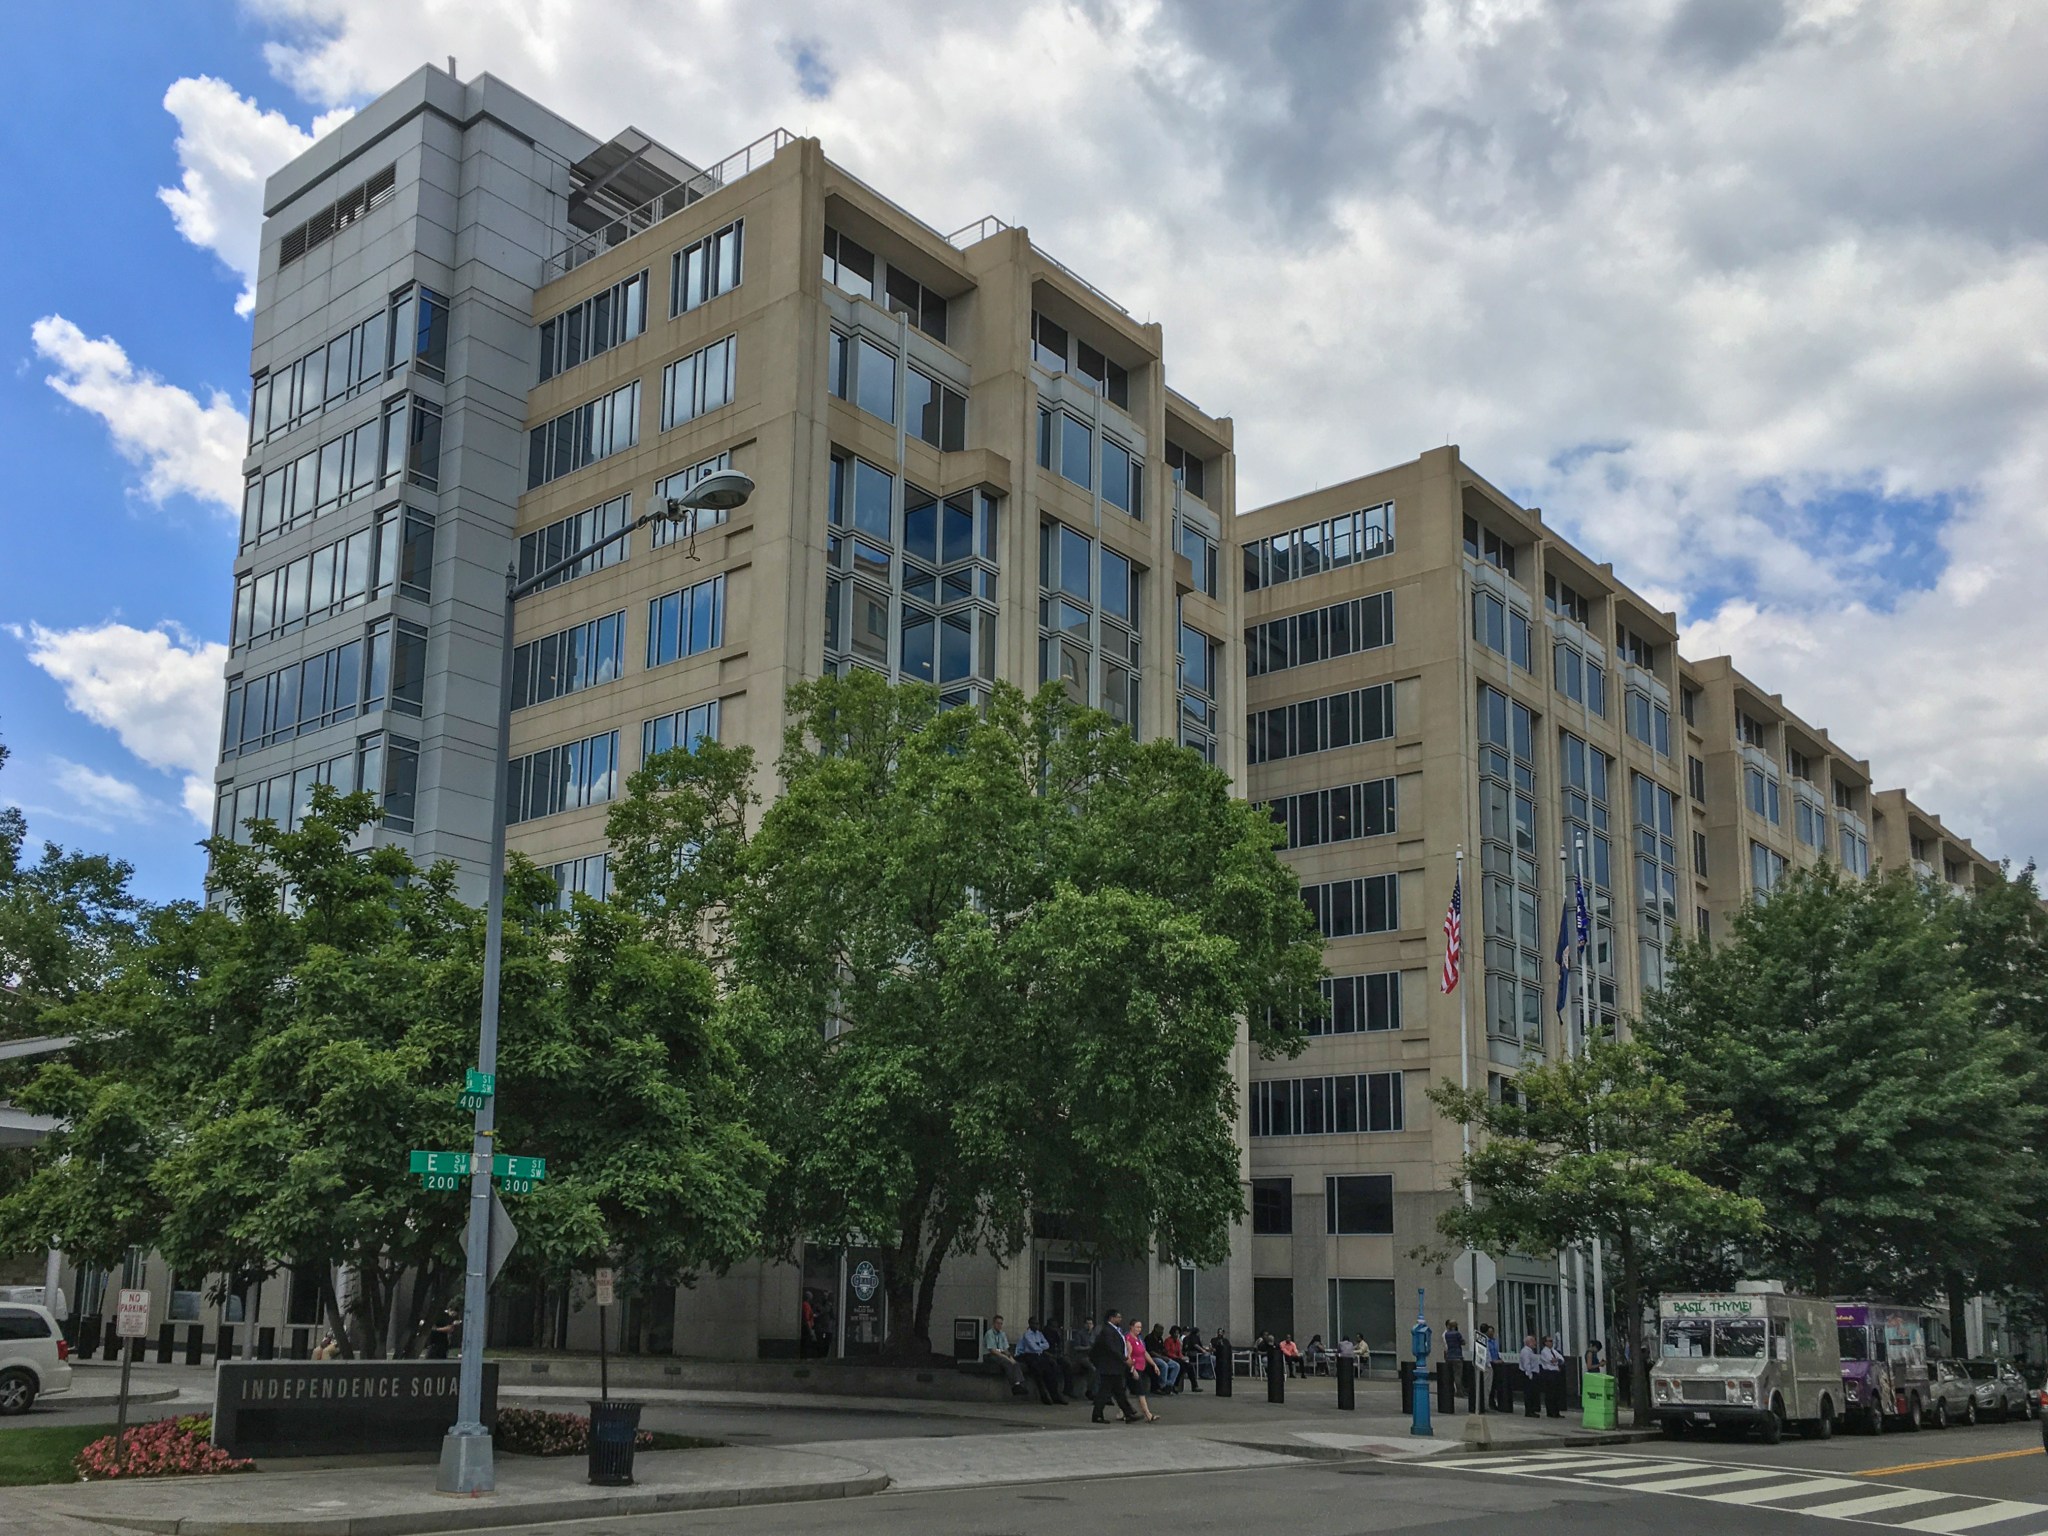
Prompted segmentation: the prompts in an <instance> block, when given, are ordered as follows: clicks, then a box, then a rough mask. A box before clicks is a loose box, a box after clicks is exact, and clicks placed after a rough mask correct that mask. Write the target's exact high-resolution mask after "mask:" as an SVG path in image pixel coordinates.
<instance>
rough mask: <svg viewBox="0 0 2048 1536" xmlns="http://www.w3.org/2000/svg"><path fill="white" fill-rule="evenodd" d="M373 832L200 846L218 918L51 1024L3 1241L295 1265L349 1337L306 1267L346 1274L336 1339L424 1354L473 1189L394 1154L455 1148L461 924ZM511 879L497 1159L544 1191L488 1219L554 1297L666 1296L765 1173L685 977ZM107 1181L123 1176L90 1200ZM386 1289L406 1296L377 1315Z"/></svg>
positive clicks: (468, 1051) (615, 930)
mask: <svg viewBox="0 0 2048 1536" xmlns="http://www.w3.org/2000/svg"><path fill="white" fill-rule="evenodd" d="M375 814H376V813H375V810H374V805H373V802H372V800H371V798H370V797H369V796H367V795H354V796H348V797H338V796H335V795H334V794H333V792H332V791H329V790H325V789H322V790H319V791H316V793H315V799H314V805H313V810H312V812H311V814H309V815H308V816H306V817H305V818H304V820H303V821H302V823H301V825H300V826H299V828H298V829H297V830H296V831H283V830H280V829H279V828H277V827H276V826H274V825H273V824H271V823H268V822H258V823H254V824H253V825H252V829H251V831H250V835H249V840H248V842H247V843H246V844H238V843H233V842H218V841H217V842H215V843H214V844H212V845H210V846H211V852H212V855H213V871H212V879H213V882H214V884H215V887H216V889H217V891H218V892H219V893H220V894H221V895H222V896H223V897H224V898H225V904H224V905H223V906H221V907H217V908H201V907H198V906H194V905H191V904H184V905H180V906H175V907H170V908H165V909H163V910H161V911H160V912H157V913H154V914H152V915H151V919H150V921H149V923H148V924H147V925H146V928H145V931H144V933H143V935H142V936H141V937H140V938H139V939H138V940H137V941H136V942H135V943H134V944H133V945H132V946H131V947H130V949H129V951H128V952H127V953H126V954H125V955H124V956H123V957H122V963H121V964H120V965H119V966H118V967H117V969H116V972H115V974H114V975H113V976H112V978H111V979H110V980H109V981H108V982H107V983H106V984H105V985H104V986H102V987H101V988H100V989H99V990H98V991H96V992H94V993H91V994H88V995H86V996H84V997H82V998H80V999H79V1000H78V1001H77V1002H75V1003H73V1004H71V1005H69V1006H68V1007H67V1008H66V1009H65V1010H62V1011H61V1015H60V1016H61V1017H63V1018H64V1019H65V1020H66V1021H67V1025H68V1027H72V1028H75V1029H76V1031H77V1032H78V1033H79V1034H80V1036H81V1045H80V1046H79V1047H78V1048H77V1050H76V1052H75V1053H74V1054H75V1058H76V1062H75V1064H74V1065H66V1066H60V1067H52V1068H47V1069H45V1071H44V1072H43V1073H42V1074H41V1076H40V1077H39V1078H38V1079H37V1080H36V1082H35V1083H34V1084H33V1085H32V1086H31V1089H30V1090H29V1093H28V1094H27V1095H25V1100H24V1101H25V1102H31V1101H32V1102H34V1103H36V1104H37V1105H39V1106H46V1107H47V1108H48V1109H49V1111H50V1112H52V1113H56V1114H59V1115H60V1116H61V1117H62V1118H63V1119H64V1120H65V1121H66V1126H65V1128H64V1129H63V1130H62V1131H60V1132H59V1134H58V1135H56V1136H54V1137H52V1138H51V1140H50V1142H49V1143H48V1144H47V1146H46V1149H45V1150H43V1151H41V1152H39V1155H38V1158H37V1160H36V1166H35V1168H34V1172H33V1174H32V1176H31V1177H30V1178H29V1180H28V1181H27V1183H26V1185H25V1186H24V1187H23V1188H22V1189H20V1190H18V1191H16V1192H15V1193H13V1194H11V1195H9V1196H7V1197H5V1198H0V1240H4V1235H5V1234H9V1233H16V1232H22V1233H39V1232H46V1231H47V1232H49V1233H53V1234H57V1235H61V1236H62V1238H63V1240H64V1246H65V1247H67V1248H72V1249H76V1250H78V1251H80V1252H81V1253H85V1254H97V1253H99V1252H100V1251H102V1250H103V1249H104V1248H105V1247H106V1246H107V1245H108V1244H109V1243H110V1242H111V1241H113V1240H114V1238H115V1237H116V1236H118V1239H119V1241H120V1242H121V1244H122V1246H125V1245H126V1243H128V1242H145V1243H152V1244H153V1245H154V1246H157V1247H159V1248H160V1249H161V1250H162V1251H163V1253H164V1255H165V1257H166V1258H167V1259H168V1260H169V1261H170V1262H171V1264H172V1265H173V1267H174V1268H177V1269H179V1270H182V1271H185V1272H195V1271H199V1272H216V1273H220V1274H224V1275H226V1276H228V1277H230V1278H231V1279H232V1280H241V1279H246V1278H253V1277H255V1276H256V1275H259V1274H261V1273H264V1272H266V1271H268V1270H269V1269H271V1268H273V1267H275V1266H276V1265H277V1264H279V1263H280V1262H284V1263H292V1264H303V1265H306V1266H309V1267H310V1268H312V1269H313V1270H314V1271H315V1272H316V1273H318V1274H319V1276H320V1288H321V1296H322V1302H323V1306H324V1309H325V1311H326V1313H327V1315H328V1317H329V1320H330V1323H331V1324H332V1325H333V1326H334V1328H335V1331H336V1334H337V1337H340V1338H342V1339H343V1340H344V1342H345V1346H346V1345H347V1343H348V1341H349V1339H350V1333H349V1330H347V1329H346V1328H345V1327H344V1326H343V1325H344V1319H343V1318H342V1317H341V1315H340V1310H339V1298H338V1297H337V1296H336V1295H335V1292H334V1289H333V1287H332V1285H331V1283H330V1279H329V1277H330V1275H331V1272H332V1269H333V1268H334V1267H335V1266H347V1267H349V1268H351V1269H353V1270H354V1271H355V1273H356V1276H357V1280H358V1284H357V1287H356V1296H357V1309H356V1315H355V1316H354V1318H353V1319H351V1320H352V1321H353V1322H354V1323H355V1329H354V1339H355V1340H356V1341H359V1342H360V1343H361V1344H363V1345H364V1346H365V1347H366V1348H368V1349H369V1350H370V1351H371V1352H373V1353H375V1352H381V1350H382V1347H383V1341H384V1340H385V1338H386V1337H387V1333H388V1332H389V1333H394V1334H395V1335H396V1337H397V1338H398V1340H399V1341H400V1345H401V1348H406V1349H409V1348H410V1347H411V1345H412V1344H413V1343H414V1342H416V1341H417V1340H418V1338H419V1337H420V1334H421V1331H422V1329H423V1328H424V1327H426V1326H427V1325H428V1324H429V1323H430V1322H431V1320H432V1319H433V1318H434V1317H435V1316H436V1315H437V1314H438V1311H439V1309H440V1307H441V1305H443V1304H444V1302H445V1301H446V1299H447V1298H448V1297H449V1296H450V1295H451V1294H452V1293H453V1292H454V1290H455V1287H456V1286H457V1284H458V1282H459V1278H460V1275H461V1269H462V1253H461V1241H462V1231H463V1224H464V1220H465V1217H466V1207H467V1194H466V1191H465V1192H451V1193H442V1192H435V1193H428V1192H426V1191H423V1190H421V1189H419V1188H418V1187H417V1181H416V1180H414V1179H413V1178H412V1177H411V1176H410V1175H409V1173H408V1154H409V1153H410V1152H411V1151H412V1150H413V1149H415V1148H447V1149H456V1148H467V1146H468V1145H469V1136H470V1118H469V1116H468V1114H467V1113H466V1112H464V1111H463V1110H461V1109H460V1108H459V1107H458V1104H457V1093H458V1091H459V1088H460V1086H461V1083H462V1078H463V1072H464V1069H465V1068H466V1067H468V1066H469V1065H471V1064H473V1063H474V1060H475V1046H476V1030H477V1017H478V1008H479V997H480V988H481V974H482V973H481V956H482V947H483V920H482V914H481V913H479V912H477V911H476V910H475V909H473V908H471V907H468V906H466V905H465V904H464V903H462V902H461V901H460V900H458V899H457V897H456V895H455V889H454V873H453V870H452V868H451V867H449V866H445V865H444V866H438V867H436V868H434V869H432V870H427V871H422V870H420V869H418V868H417V867H416V866H415V865H414V863H413V861H412V860H411V858H410V857H409V856H408V855H407V854H406V853H404V852H403V851H402V850H399V849H395V848H390V847H376V848H372V849H370V850H368V851H367V852H356V851H353V845H354V844H356V843H357V842H358V841H359V838H358V834H359V832H360V831H361V830H362V829H363V828H364V827H365V825H366V824H367V823H368V821H369V820H370V819H371V818H372V817H373V816H374V815H375ZM509 889H510V892H511V906H510V910H512V911H513V912H514V913H515V914H517V920H515V921H513V922H510V923H508V925H507V934H506V945H505V960H504V987H503V1006H502V1010H501V1024H502V1047H501V1053H500V1059H499V1073H500V1095H499V1097H500V1103H499V1110H500V1113H499V1126H500V1138H499V1145H500V1146H501V1147H503V1148H504V1149H505V1150H506V1151H510V1152H518V1153H522V1154H531V1155H540V1156H544V1157H546V1158H547V1159H548V1162H549V1173H550V1177H549V1179H548V1181H547V1182H546V1183H545V1184H543V1185H542V1186H541V1187H540V1189H539V1190H537V1191H535V1192H534V1193H532V1194H528V1195H523V1196H514V1197H511V1200H510V1202H509V1203H510V1205H511V1206H512V1208H513V1209H514V1211H515V1220H516V1222H517V1224H518V1226H519V1229H520V1250H519V1256H518V1263H519V1264H520V1265H521V1267H522V1268H524V1269H525V1270H526V1271H527V1272H528V1273H530V1274H540V1275H546V1276H549V1277H559V1276H561V1275H563V1274H565V1273H566V1271H567V1270H569V1269H570V1268H572V1267H578V1266H583V1265H588V1264H590V1263H592V1262H594V1261H602V1260H604V1259H607V1258H611V1257H614V1256H616V1257H617V1258H618V1260H619V1261H620V1262H622V1263H624V1264H625V1265H626V1266H627V1267H628V1269H629V1270H630V1271H631V1272H633V1273H636V1274H641V1275H645V1276H647V1277H649V1278H650V1279H652V1280H655V1281H671V1280H675V1279H678V1278H683V1277H684V1276H685V1274H686V1272H687V1271H688V1270H689V1269H690V1267H691V1266H695V1265H701V1264H724V1263H729V1262H731V1260H732V1259H733V1258H735V1257H738V1256H739V1255H741V1254H744V1253H747V1252H751V1251H753V1250H754V1248H755V1247H757V1246H758V1241H759V1239H758V1235H757V1231H756V1215H757V1211H758V1207H759V1204H760V1200H761V1184H762V1182H763V1180H764V1178H765V1155H764V1153H763V1151H762V1149H761V1147H760V1144H759V1143H758V1141H757V1140H756V1139H755V1138H754V1137H753V1136H752V1134H751V1133H750V1132H748V1131H747V1130H746V1129H745V1114H744V1106H743V1104H742V1102H741V1100H740V1097H739V1094H738V1090H737V1087H736V1085H735V1077H734V1072H735V1067H736V1059H735V1057H734V1055H733V1053H732V1052H731V1051H730V1049H728V1048H727V1047H726V1045H725V1044H724V1042H723V1039H722V1036H721V1035H720V1033H719V1027H718V1020H717V1019H716V1018H715V1017H714V1015H713V1012H712V1009H711V988H710V982H709V974H708V972H707V971H706V970H705V968H704V966H703V964H702V962H701V961H700V960H697V959H696V958H695V957H693V956H691V955H689V954H687V953H683V952H678V951H675V950H672V949H671V948H669V947H667V946H665V945H662V944H658V943H655V942H653V941H651V940H649V939H648V938H646V937H645V936H644V935H643V934H642V932H641V929H640V924H639V923H638V921H637V920H636V919H634V918H632V917H631V916H630V915H629V914H624V913H615V912H606V911H604V910H602V909H600V908H597V907H594V906H591V905H585V906H582V907H579V909H578V910H577V911H576V912H575V913H574V914H562V913H557V912H554V911H552V910H548V908H549V907H550V905H551V902H552V897H553V894H554V888H553V885H552V883H551V882H549V881H548V880H547V879H546V877H545V876H543V875H540V874H538V873H536V872H535V871H534V870H533V869H532V868H531V866H530V865H526V864H524V863H523V862H517V863H515V866H514V869H513V871H512V876H511V884H510V887H509ZM99 1153H104V1154H105V1156H104V1157H100V1156H97V1155H95V1154H99ZM107 1167H116V1168H119V1169H120V1170H121V1177H122V1179H123V1180H124V1181H125V1182H124V1183H123V1184H122V1185H121V1187H120V1188H119V1189H118V1190H116V1191H115V1193H116V1194H118V1195H120V1196H121V1197H122V1198H121V1199H120V1200H118V1201H115V1202H111V1203H110V1202H109V1200H108V1198H107V1194H106V1191H105V1190H104V1189H103V1188H102V1187H101V1185H102V1184H104V1182H105V1181H106V1180H107V1179H108V1177H109V1175H108V1173H107V1172H106V1171H105V1169H106V1168H107ZM117 1218H118V1219H117ZM408 1274H410V1275H412V1276H414V1277H416V1279H417V1280H418V1282H419V1283H418V1285H417V1287H416V1288H415V1290H414V1292H413V1295H414V1298H415V1305H414V1306H413V1307H411V1308H409V1309H408V1315H407V1316H405V1317H400V1318H394V1317H393V1308H394V1306H395V1305H396V1303H397V1301H398V1297H399V1294H400V1289H399V1288H400V1282H401V1279H402V1278H403V1277H405V1276H407V1275H408Z"/></svg>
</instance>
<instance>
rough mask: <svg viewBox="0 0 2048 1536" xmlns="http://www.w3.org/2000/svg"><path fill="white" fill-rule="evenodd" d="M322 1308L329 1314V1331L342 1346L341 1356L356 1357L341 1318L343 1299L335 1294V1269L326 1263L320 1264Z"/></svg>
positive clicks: (347, 1358)
mask: <svg viewBox="0 0 2048 1536" xmlns="http://www.w3.org/2000/svg"><path fill="white" fill-rule="evenodd" d="M320 1308H321V1310H322V1311H324V1312H325V1313H326V1314H327V1329H328V1332H330V1333H332V1334H333V1335H334V1341H335V1343H337V1344H339V1345H340V1346H341V1358H342V1359H344V1360H353V1359H355V1357H356V1350H355V1345H353V1344H352V1343H350V1342H349V1337H348V1326H347V1324H345V1323H344V1322H343V1321H342V1318H341V1299H340V1298H339V1297H337V1296H336V1295H335V1294H334V1270H333V1269H332V1268H331V1267H330V1266H328V1265H325V1264H323V1265H321V1266H320Z"/></svg>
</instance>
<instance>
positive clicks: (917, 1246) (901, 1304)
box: [839, 1203, 931, 1365]
mask: <svg viewBox="0 0 2048 1536" xmlns="http://www.w3.org/2000/svg"><path fill="white" fill-rule="evenodd" d="M923 1235H924V1209H923V1206H922V1203H920V1205H919V1207H918V1209H917V1211H916V1212H915V1214H913V1215H912V1216H911V1217H910V1218H909V1219H908V1220H907V1221H906V1222H905V1223H904V1224H903V1227H902V1230H901V1233H900V1235H899V1236H898V1238H897V1240H896V1247H895V1248H894V1249H893V1250H892V1251H891V1252H890V1254H889V1256H888V1260H887V1262H886V1263H885V1264H884V1266H883V1270H884V1272H883V1275H882V1294H883V1295H885V1296H887V1297H888V1298H889V1331H888V1333H887V1335H886V1336H885V1337H884V1339H883V1342H882V1354H883V1356H884V1357H885V1358H887V1359H890V1360H898V1361H914V1362H916V1363H917V1364H920V1365H922V1364H923V1363H924V1362H925V1361H926V1360H927V1359H929V1358H930V1355H931V1345H930V1341H929V1340H927V1341H926V1343H925V1347H924V1348H923V1349H922V1350H920V1349H919V1348H918V1343H917V1338H916V1334H915V1331H914V1329H915V1323H916V1318H917V1301H916V1288H917V1282H918V1279H919V1278H920V1276H921V1275H922V1274H923V1265H922V1264H921V1263H920V1262H919V1260H920V1258H921V1257H922V1248H923V1244H922V1243H921V1241H920V1239H921V1238H922V1237H923ZM839 1326H840V1328H841V1329H842V1330H843V1329H844V1328H845V1326H846V1320H845V1319H844V1318H841V1319H840V1320H839Z"/></svg>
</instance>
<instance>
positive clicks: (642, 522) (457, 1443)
mask: <svg viewBox="0 0 2048 1536" xmlns="http://www.w3.org/2000/svg"><path fill="white" fill-rule="evenodd" d="M753 494H754V482H753V480H752V478H751V477H749V476H747V475H743V474H741V473H740V472H739V471H738V470H736V469H724V470H720V471H718V472H717V473H716V474H710V475H706V476H705V477H704V478H703V479H701V480H699V481H698V482H697V483H696V484H694V485H692V486H691V487H690V488H689V489H688V490H686V491H684V492H683V494H682V495H680V496H666V497H657V498H651V499H650V503H649V506H648V510H647V511H645V512H643V513H641V514H640V516H639V517H637V518H635V519H634V520H633V521H632V522H630V523H628V524H627V525H626V526H625V527H623V528H621V529H619V530H618V532H616V533H613V534H609V535H607V536H606V537H604V538H602V539H599V540H597V541H596V542H595V543H593V544H587V545H585V546H584V547H583V548H582V549H579V550H577V551H576V553H574V554H573V555H568V556H565V557H564V558H562V559H560V560H557V561H555V562H554V563H553V564H552V565H548V566H545V567H543V568H542V569H540V570H538V571H536V572H534V573H533V574H532V575H531V576H529V577H527V578H526V579H525V580H524V581H521V580H520V579H519V567H518V566H517V565H516V564H514V565H513V566H511V567H510V568H509V569H508V570H507V571H506V572H505V629H504V636H503V639H502V641H501V643H500V652H501V654H500V657H499V667H498V737H497V750H496V752H495V754H494V758H495V762H494V765H493V773H492V778H493V784H492V795H491V867H490V885H489V887H488V896H487V905H486V907H485V916H484V985H483V993H484V995H483V1020H482V1023H481V1025H480V1027H479V1028H478V1031H477V1051H476V1055H477V1070H478V1071H479V1072H483V1073H488V1074H492V1075H493V1076H495V1074H496V1073H497V1070H498V980H499V973H500V969H501V966H502V962H503V960H504V954H505V780H506V777H507V773H508V767H507V762H506V753H507V747H508V744H509V742H510V740H511V736H512V616H513V611H514V608H515V607H516V605H517V604H518V602H519V599H520V598H522V597H525V596H527V595H528V594H529V593H533V592H537V591H539V590H540V589H541V588H542V587H543V586H545V585H546V584H547V583H548V582H550V581H552V580H553V579H554V578H555V577H557V576H559V575H561V573H562V572H564V571H566V570H568V569H570V568H571V567H573V566H576V565H580V564H582V563H583V562H584V561H586V560H588V559H589V558H590V557H591V556H592V555H595V554H596V553H597V552H598V551H599V550H601V549H604V548H606V547H607V546H609V545H611V544H615V543H617V542H618V541H619V540H620V539H623V538H625V537H627V536H628V535H629V534H632V533H635V532H638V531H639V530H640V529H642V528H645V527H647V526H648V525H649V524H650V523H676V522H680V521H682V520H683V519H685V518H693V517H694V514H696V513H698V512H730V511H732V510H733V509H734V508H735V507H739V506H743V505H744V504H745V503H746V500H747V498H748V497H750V496H752V495H753ZM693 526H694V523H693ZM497 1103H498V1101H497V1098H496V1096H495V1095H492V1096H488V1097H486V1098H484V1099H483V1101H482V1103H481V1104H480V1105H479V1107H478V1109H477V1111H476V1130H475V1134H474V1136H473V1138H472V1139H471V1142H470V1176H469V1231H468V1235H467V1239H466V1246H467V1255H468V1257H467V1260H466V1265H465V1269H466V1272H465V1274H464V1275H463V1286H462V1371H461V1376H460V1380H459V1393H460V1396H459V1398H458V1400H457V1404H456V1412H455V1423H454V1425H453V1426H452V1427H451V1428H450V1429H449V1431H448V1433H447V1434H446V1436H444V1437H443V1438H442V1441H441V1470H440V1475H439V1477H438V1478H437V1480H436V1483H435V1486H436V1488H438V1489H439V1491H440V1492H442V1493H461V1494H479V1493H489V1492H491V1491H492V1490H493V1489H494V1488H496V1486H497V1473H496V1469H495V1468H494V1467H493V1465H492V1461H491V1432H490V1431H489V1430H488V1429H486V1428H485V1427H484V1423H483V1397H484V1331H485V1328H486V1325H487V1324H488V1321H489V1317H488V1291H489V1285H490V1276H489V1273H488V1270H489V1265H490V1254H491V1141H492V1138H493V1137H494V1136H495V1135H496V1134H497Z"/></svg>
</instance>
